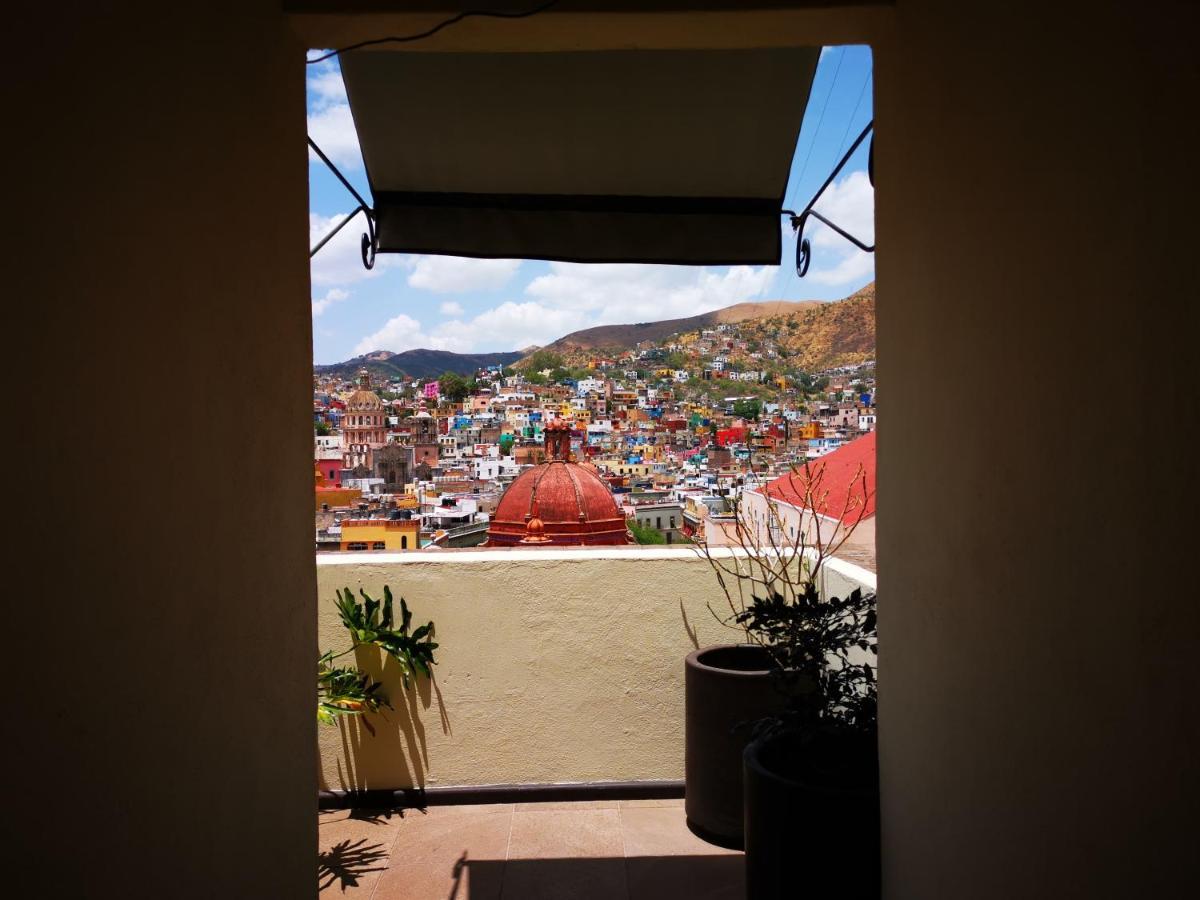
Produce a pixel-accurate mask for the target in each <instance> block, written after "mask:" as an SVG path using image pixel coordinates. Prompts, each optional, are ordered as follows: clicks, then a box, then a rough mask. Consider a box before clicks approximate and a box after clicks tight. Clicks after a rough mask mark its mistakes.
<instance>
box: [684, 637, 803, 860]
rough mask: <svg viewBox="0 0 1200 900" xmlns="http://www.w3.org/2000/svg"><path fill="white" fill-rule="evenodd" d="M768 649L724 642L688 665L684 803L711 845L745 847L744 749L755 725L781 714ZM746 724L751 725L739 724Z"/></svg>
mask: <svg viewBox="0 0 1200 900" xmlns="http://www.w3.org/2000/svg"><path fill="white" fill-rule="evenodd" d="M768 662H769V660H768V657H767V654H766V652H765V651H764V650H763V649H762V648H761V647H758V646H756V645H753V644H720V645H717V646H715V647H705V648H704V649H702V650H697V651H695V652H694V653H692V654H690V655H689V656H688V658H687V661H686V663H685V708H686V713H685V721H686V743H685V756H684V779H685V787H684V807H685V810H686V812H687V821H688V827H689V828H691V830H692V831H693V832H695V833H696V834H697V835H699V836H700V837H702V838H703V839H704V840H706V841H709V842H710V843H713V844H717V845H719V846H722V847H733V848H738V849H740V848H741V846H742V805H743V804H742V751H743V750H744V749H745V747H746V744H747V743H748V742H749V740H750V731H751V729H750V727H749V724H750V723H753V722H754V721H756V720H758V719H761V718H763V717H765V716H768V715H771V714H773V713H775V712H777V711H778V710H779V709H780V707H781V705H782V699H781V698H780V696H779V694H778V693H777V691H776V690H775V688H774V686H773V685H772V679H771V674H770V672H769V670H768V668H767V666H768ZM742 723H746V727H743V728H738V727H737V726H738V725H740V724H742Z"/></svg>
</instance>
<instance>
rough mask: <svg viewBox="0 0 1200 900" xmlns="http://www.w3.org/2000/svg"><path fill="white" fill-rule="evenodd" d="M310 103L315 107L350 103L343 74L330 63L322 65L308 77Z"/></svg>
mask: <svg viewBox="0 0 1200 900" xmlns="http://www.w3.org/2000/svg"><path fill="white" fill-rule="evenodd" d="M308 96H309V103H310V104H311V105H312V106H314V107H323V106H328V105H330V104H334V103H349V101H348V100H347V99H346V83H345V82H344V81H343V80H342V73H341V72H339V71H338V70H337V69H336V68H335V67H333V66H331V65H329V63H322V64H321V65H319V66H317V67H316V69H315V70H314V71H313V72H312V74H311V75H309V76H308Z"/></svg>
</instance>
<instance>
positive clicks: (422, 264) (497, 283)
mask: <svg viewBox="0 0 1200 900" xmlns="http://www.w3.org/2000/svg"><path fill="white" fill-rule="evenodd" d="M408 264H409V265H411V266H412V274H411V275H409V276H408V284H409V286H410V287H415V288H421V289H422V290H426V291H432V292H433V293H435V294H459V293H463V292H465V291H494V290H498V289H500V288H502V287H504V286H505V285H506V284H508V282H509V281H510V280H511V279H512V277H513V275H515V274H516V272H517V269H519V268H520V267H521V261H520V260H519V259H472V258H469V257H463V256H415V257H410V258H409V262H408Z"/></svg>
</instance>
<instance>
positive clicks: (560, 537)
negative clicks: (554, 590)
mask: <svg viewBox="0 0 1200 900" xmlns="http://www.w3.org/2000/svg"><path fill="white" fill-rule="evenodd" d="M535 522H536V523H537V526H535V528H534V530H535V531H536V532H537V534H538V536H539V539H538V541H537V542H538V543H543V542H545V543H554V544H559V545H580V544H589V545H590V544H625V543H628V542H629V540H628V537H627V527H626V524H625V516H624V515H623V514H622V513H621V510H620V509H619V508H618V507H617V502H616V500H615V499H614V498H613V495H612V491H610V490H609V489H608V485H606V484H605V483H604V482H603V481H602V480H601V479H600V477H599V476H598V475H597V474H596V472H595V470H594V469H593V468H592V467H591V466H587V467H584V466H582V465H580V464H578V463H575V462H569V461H566V460H561V459H558V460H554V461H552V462H545V463H542V464H541V465H539V466H534V467H533V468H532V469H527V470H526V471H524V472H522V473H521V474H520V476H518V477H517V479H516V480H515V481H514V482H513V483H512V484H510V485H509V486H508V489H507V490H506V491H505V492H504V496H503V497H501V498H500V503H499V504H498V505H497V506H496V511H495V513H494V514H493V515H492V519H491V522H490V524H489V526H488V544H489V545H491V546H506V545H511V544H518V543H523V542H527V541H524V539H525V538H526V537H527V535H528V534H529V532H530V527H529V526H530V525H533V523H535ZM543 535H544V537H545V538H546V540H545V541H542V540H541V536H543Z"/></svg>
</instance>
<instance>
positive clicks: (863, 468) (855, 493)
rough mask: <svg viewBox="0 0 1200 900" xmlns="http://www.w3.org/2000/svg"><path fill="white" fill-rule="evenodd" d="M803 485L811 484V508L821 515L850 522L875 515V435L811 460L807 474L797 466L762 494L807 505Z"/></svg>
mask: <svg viewBox="0 0 1200 900" xmlns="http://www.w3.org/2000/svg"><path fill="white" fill-rule="evenodd" d="M864 479H865V483H864ZM806 483H811V484H812V486H813V493H814V494H815V496H814V500H815V501H816V502H815V503H814V504H813V505H814V506H815V507H816V511H817V512H818V513H820V514H821V515H823V516H829V517H830V518H834V519H842V518H845V519H846V520H847V521H850V522H853V521H856V520H858V519H859V517H860V515H861V517H862V518H863V519H869V518H870V517H871V516H873V515H875V432H874V431H869V432H867V433H866V434H865V435H863V436H862V437H860V438H856V439H855V440H853V441H850V443H848V444H843V445H842V446H841V447H839V448H838V449H836V450H834V451H833V452H832V453H827V454H826V455H825V456H822V457H820V458H819V459H814V460H811V461H810V462H809V464H808V467H807V474H806V470H805V467H804V466H798V467H797V468H796V470H795V471H794V472H790V473H788V474H787V475H783V476H781V477H779V478H776V479H775V480H774V481H772V482H769V483H768V484H767V485H766V487H765V488H764V489H763V491H764V493H766V494H767V496H769V497H772V498H774V499H776V500H780V501H782V502H784V503H790V504H792V505H793V506H806V505H807V504H806V503H805V502H804V498H805V494H806V491H805V486H806ZM860 510H861V513H860Z"/></svg>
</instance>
